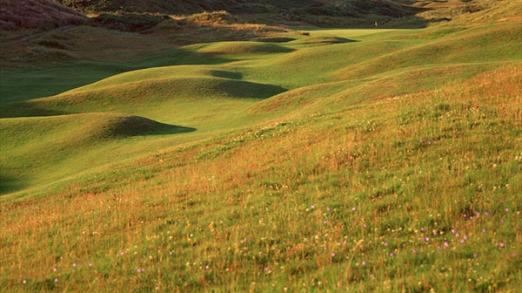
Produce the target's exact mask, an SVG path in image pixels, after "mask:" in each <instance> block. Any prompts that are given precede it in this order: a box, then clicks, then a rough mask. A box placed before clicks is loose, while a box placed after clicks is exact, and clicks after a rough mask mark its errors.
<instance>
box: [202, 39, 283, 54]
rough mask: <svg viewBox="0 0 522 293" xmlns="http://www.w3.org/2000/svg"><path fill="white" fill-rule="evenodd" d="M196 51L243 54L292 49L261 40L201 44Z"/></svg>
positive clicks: (273, 52) (275, 52)
mask: <svg viewBox="0 0 522 293" xmlns="http://www.w3.org/2000/svg"><path fill="white" fill-rule="evenodd" d="M198 51H199V52H204V53H210V54H216V55H232V56H243V55H250V54H263V55H266V54H277V53H289V52H292V51H293V49H291V48H287V47H284V46H280V45H276V44H267V43H263V42H221V43H216V44H208V45H204V46H201V47H199V50H198Z"/></svg>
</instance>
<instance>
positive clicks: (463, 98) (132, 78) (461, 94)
mask: <svg viewBox="0 0 522 293" xmlns="http://www.w3.org/2000/svg"><path fill="white" fill-rule="evenodd" d="M462 3H463V2H462ZM512 3H513V2H509V3H508V5H505V6H502V5H497V6H495V5H494V4H492V3H490V2H486V1H481V2H480V4H481V5H484V9H483V10H482V11H479V12H476V13H469V14H459V18H461V19H460V20H454V21H452V22H450V23H449V24H446V25H440V26H433V27H430V28H424V29H319V28H309V29H307V30H306V32H307V34H303V30H295V31H294V30H293V29H290V28H287V29H285V30H286V31H285V32H283V31H278V32H274V33H272V34H270V35H268V36H263V35H258V36H255V41H244V40H242V41H219V42H203V43H199V44H190V45H184V46H181V47H176V48H173V47H172V45H170V46H169V42H168V38H167V36H169V34H168V32H154V33H152V34H149V35H139V34H135V33H129V32H121V31H118V32H116V31H107V30H101V29H100V28H93V27H77V28H74V29H71V30H67V31H61V30H58V31H54V35H49V34H46V35H45V36H44V38H54V40H55V41H57V42H59V43H60V44H64V47H63V48H61V49H60V50H62V51H63V52H66V53H67V54H70V56H71V59H52V60H47V59H41V60H39V61H38V62H40V63H39V64H37V65H38V66H41V65H46V64H47V65H48V66H47V67H43V68H39V67H38V66H37V65H33V64H31V63H30V62H27V61H19V62H18V63H16V62H14V63H16V64H17V66H15V65H10V66H9V67H5V68H4V69H3V71H2V72H3V75H2V84H1V85H2V87H1V92H2V93H9V95H6V96H7V97H8V99H7V100H5V99H4V98H3V97H4V96H2V101H1V103H0V141H1V144H0V214H1V215H2V217H0V229H2V233H1V235H2V236H1V237H0V241H1V245H0V272H1V274H0V287H1V288H7V290H8V291H9V292H50V291H64V292H65V291H73V292H76V291H86V292H99V291H101V292H114V291H118V292H119V291H122V292H127V291H133V292H134V291H135V292H151V291H159V292H207V291H215V292H325V291H330V292H404V291H406V292H517V290H518V287H519V285H520V284H521V283H522V269H521V268H522V250H521V247H522V238H521V234H520V231H521V228H522V227H521V224H522V221H521V215H520V212H521V210H522V205H521V202H522V201H521V199H522V94H521V93H522V53H521V52H522V38H521V36H522V26H521V22H520V19H519V16H518V14H517V13H513V12H512V9H514V8H516V7H518V6H516V5H514V6H512V5H513V4H512ZM431 4H433V3H431V2H430V3H426V5H431ZM453 4H455V5H456V4H459V3H457V1H455V2H452V1H450V2H447V3H446V4H445V5H447V6H448V7H446V8H444V9H448V10H445V11H446V12H444V13H447V12H448V11H449V10H451V9H453V8H454V7H453V6H452V5H453ZM497 4H499V3H497ZM500 4H503V3H500ZM515 4H516V3H515ZM438 5H442V4H441V3H438ZM459 5H460V4H459ZM459 7H460V6H459ZM441 9H442V8H441ZM436 12H437V11H432V12H430V13H432V15H433V16H435V13H436ZM439 12H440V11H439ZM440 13H443V12H440ZM223 26H226V25H225V24H224V25H223ZM209 27H210V26H209ZM201 29H203V28H201ZM213 29H214V27H212V28H211V29H210V30H211V31H213V32H215V31H214V30H213ZM222 32H224V31H222ZM82 33H88V34H84V35H85V36H90V37H93V39H86V40H81V41H79V40H75V38H79V37H78V36H79V35H81V34H82ZM156 34H157V35H156ZM65 35H67V36H68V38H60V37H63V36H65ZM107 35H111V36H113V37H114V39H113V40H111V41H109V40H106V38H105V40H104V41H101V40H103V39H104V38H100V42H99V43H97V42H94V41H93V40H95V39H94V36H107ZM53 36H54V37H53ZM57 36H58V37H57ZM159 36H162V37H165V41H159V39H160V38H158V37H159ZM198 37H201V36H198ZM41 40H43V39H40V40H34V41H36V42H38V41H41ZM123 41H126V42H128V43H125V42H123ZM129 44H132V45H135V46H136V47H133V46H130V48H129V47H128V46H129ZM65 45H67V46H65ZM81 45H82V46H81ZM83 45H85V46H89V45H91V46H93V47H92V48H94V47H95V46H99V50H98V52H95V50H92V49H90V48H89V49H85V48H84V47H83ZM13 46H15V45H13ZM16 46H17V45H16ZM156 46H157V47H156ZM80 47H81V48H82V49H79V48H80ZM111 47H112V48H115V49H114V50H113V54H112V55H113V56H112V57H111V54H110V53H109V52H110V48H111ZM12 48H14V47H12ZM147 48H149V49H147ZM13 54H14V53H13ZM10 56H11V57H10V58H14V57H13V56H19V55H10ZM86 56H89V58H90V59H89V58H86ZM6 64H7V63H6ZM33 66H34V67H33ZM83 67H87V68H83ZM65 69H68V70H70V71H65ZM82 70H85V71H82ZM83 72H86V73H89V72H90V74H85V76H83V74H82V73H83ZM73 74H76V77H77V78H76V79H75V78H74V76H72V75H73ZM4 77H7V79H5V78H4ZM18 77H23V78H18ZM70 83H72V84H70ZM31 85H32V86H31ZM44 87H49V88H48V89H45V88H44ZM52 91H55V92H59V93H57V94H54V93H53V94H48V93H49V92H52ZM35 247H36V248H37V249H35Z"/></svg>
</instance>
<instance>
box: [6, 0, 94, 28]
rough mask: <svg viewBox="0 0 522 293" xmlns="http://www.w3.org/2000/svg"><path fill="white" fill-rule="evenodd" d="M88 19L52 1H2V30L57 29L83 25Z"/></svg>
mask: <svg viewBox="0 0 522 293" xmlns="http://www.w3.org/2000/svg"><path fill="white" fill-rule="evenodd" d="M85 21H86V17H85V16H84V15H83V14H81V13H79V12H76V11H75V10H73V9H71V8H68V7H66V6H63V5H61V4H60V3H57V2H55V1H52V0H0V29H4V30H15V29H19V28H40V29H41V28H55V27H58V26H63V25H71V24H75V25H77V24H81V23H84V22H85Z"/></svg>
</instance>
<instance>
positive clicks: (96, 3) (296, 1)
mask: <svg viewBox="0 0 522 293" xmlns="http://www.w3.org/2000/svg"><path fill="white" fill-rule="evenodd" d="M58 2H60V3H62V4H64V5H66V6H69V7H71V8H73V9H76V10H79V11H84V12H137V13H144V12H146V13H165V14H192V13H198V12H203V11H218V10H226V11H228V12H230V13H233V14H254V13H272V14H273V13H277V14H283V15H286V16H288V17H292V15H302V14H312V15H328V16H351V17H360V16H362V15H365V14H377V15H387V16H390V17H402V16H406V15H408V14H410V13H411V12H412V11H411V9H409V7H406V6H403V5H400V4H397V3H396V2H393V1H388V0H351V1H339V0H251V1H243V0H194V1H184V0H83V1H78V0H58Z"/></svg>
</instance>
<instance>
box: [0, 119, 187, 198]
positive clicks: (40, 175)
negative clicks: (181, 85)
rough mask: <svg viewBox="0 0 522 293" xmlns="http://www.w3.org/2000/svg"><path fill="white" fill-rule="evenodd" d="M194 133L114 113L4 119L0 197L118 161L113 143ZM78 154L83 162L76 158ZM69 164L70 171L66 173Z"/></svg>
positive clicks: (68, 169)
mask: <svg viewBox="0 0 522 293" xmlns="http://www.w3.org/2000/svg"><path fill="white" fill-rule="evenodd" d="M193 130H194V129H192V128H188V127H180V126H173V125H167V124H163V123H159V122H156V121H153V120H150V119H147V118H144V117H139V116H130V115H118V114H112V113H88V114H78V115H60V116H50V117H34V118H25V117H24V118H13V119H2V123H1V124H0V139H1V140H2V152H1V153H2V154H1V155H0V162H1V165H2V174H3V176H4V177H5V178H4V180H2V183H1V186H0V191H1V193H4V192H8V191H12V190H16V189H19V188H22V187H26V186H27V184H38V183H39V182H40V183H41V182H42V180H44V181H46V180H49V179H52V180H58V179H61V178H63V177H66V176H68V175H70V174H71V172H81V171H82V170H85V169H86V168H89V166H90V164H91V163H92V162H93V161H96V160H99V159H100V158H101V157H105V158H109V157H111V156H112V157H118V156H119V155H118V154H111V153H110V152H107V146H109V145H110V144H111V143H114V142H115V141H122V142H123V141H125V139H126V138H131V137H135V136H146V135H159V134H177V133H185V132H190V131H193ZM109 149H110V147H109ZM102 152H105V153H103V154H102ZM78 153H83V154H84V156H82V157H78V156H77V155H76V154H78ZM68 164H71V166H70V167H67V168H63V166H67V165H68ZM61 166H62V167H61ZM91 167H92V166H91ZM33 172H36V173H33Z"/></svg>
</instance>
